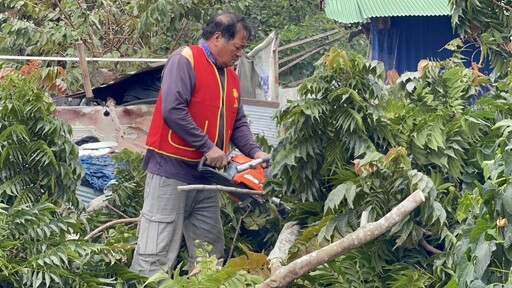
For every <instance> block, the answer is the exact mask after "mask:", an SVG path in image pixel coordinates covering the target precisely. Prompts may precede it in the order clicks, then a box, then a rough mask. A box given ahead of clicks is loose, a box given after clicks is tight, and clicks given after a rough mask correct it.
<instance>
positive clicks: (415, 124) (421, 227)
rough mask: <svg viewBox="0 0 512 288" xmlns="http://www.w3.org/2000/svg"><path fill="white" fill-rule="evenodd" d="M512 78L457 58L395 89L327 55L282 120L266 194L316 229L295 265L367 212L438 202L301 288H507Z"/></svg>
mask: <svg viewBox="0 0 512 288" xmlns="http://www.w3.org/2000/svg"><path fill="white" fill-rule="evenodd" d="M510 80H511V78H510V77H505V78H504V79H503V80H500V81H499V82H493V79H491V78H488V77H485V76H482V75H480V74H479V73H478V71H475V70H474V69H467V68H465V67H463V65H462V64H461V62H460V61H459V60H458V58H454V59H450V60H448V61H442V62H428V61H422V62H420V64H419V71H418V72H414V73H407V74H404V75H402V76H400V77H399V78H398V79H397V81H395V82H393V83H390V85H389V86H387V85H385V84H384V83H383V82H384V76H383V68H382V67H381V64H380V63H375V62H369V61H365V60H364V59H363V58H360V56H357V55H354V56H352V55H351V56H349V55H347V54H346V53H345V52H343V51H339V50H336V49H332V50H331V51H330V52H329V53H327V54H325V56H324V58H323V61H322V63H321V64H319V66H318V67H317V70H316V71H315V74H314V76H313V77H311V78H310V79H308V80H307V81H306V82H305V83H304V84H302V85H301V87H300V89H299V91H300V93H301V99H300V100H298V101H297V102H291V103H288V105H287V106H286V107H284V109H282V110H281V111H280V112H279V113H278V114H277V116H276V119H277V122H278V124H279V125H280V126H281V127H282V129H283V130H282V131H283V133H282V135H281V138H280V141H279V143H278V144H277V145H276V147H275V150H274V152H273V160H274V163H273V168H274V169H275V170H274V171H275V179H274V180H272V181H271V183H269V184H267V186H266V188H267V189H268V193H273V195H275V196H276V197H282V198H283V199H284V200H286V201H288V202H289V204H290V206H291V207H292V211H291V212H290V216H289V217H288V218H287V219H286V220H287V221H289V220H298V221H299V222H300V223H302V224H303V225H306V228H305V229H304V230H303V232H302V234H301V235H300V237H299V239H298V241H297V242H296V247H294V248H293V249H292V250H291V259H294V258H296V257H298V256H299V255H301V254H303V253H305V251H310V250H311V249H315V247H318V246H320V247H323V246H325V245H326V244H328V243H330V242H332V241H336V240H337V239H340V238H342V237H344V236H345V235H347V234H348V233H351V232H352V231H354V230H356V229H357V228H358V227H359V219H360V217H361V216H360V215H361V214H362V213H363V212H364V211H366V212H368V214H369V220H368V221H375V220H377V219H379V218H381V217H382V216H383V215H384V214H386V213H387V212H388V211H389V210H390V209H391V207H394V206H396V205H397V204H398V203H399V202H400V201H402V200H403V199H404V198H405V197H406V196H408V195H409V194H410V193H412V192H413V191H414V190H416V189H421V190H422V191H423V192H424V193H425V194H426V195H427V196H428V201H427V202H426V203H424V204H423V205H422V206H421V207H420V208H419V209H417V210H416V211H414V212H413V213H412V214H411V215H409V216H408V217H406V218H405V219H404V220H403V221H401V222H400V223H399V224H398V225H396V226H395V227H393V229H392V230H391V231H390V232H389V233H388V234H386V235H385V236H383V237H382V238H380V239H379V240H376V241H377V242H378V243H379V244H378V245H377V244H375V245H376V247H378V248H376V247H374V246H372V244H371V243H370V244H368V245H366V246H364V247H360V248H357V249H355V250H353V251H351V252H350V253H349V254H347V255H345V256H343V257H340V258H339V259H336V260H335V261H333V262H332V263H329V264H328V265H324V266H322V267H319V268H318V270H316V271H313V272H311V273H310V274H308V275H305V276H304V277H302V278H301V279H300V280H299V281H298V282H297V283H302V285H305V286H308V285H313V287H315V286H314V285H318V286H321V287H325V286H329V285H333V286H337V287H338V286H339V287H345V286H347V287H348V286H350V287H354V286H356V287H366V286H377V287H381V286H385V285H391V286H393V287H394V286H402V287H415V285H420V287H443V286H444V285H458V286H459V287H468V286H471V285H477V286H478V285H488V284H492V283H503V284H505V283H506V282H507V281H508V275H509V274H510V272H509V271H508V270H507V269H508V268H506V267H509V266H508V265H509V263H510V258H509V257H508V254H507V253H508V252H507V251H508V250H507V249H508V248H509V245H508V244H509V243H508V242H507V241H508V240H505V241H504V239H508V238H507V237H508V236H506V233H507V231H508V230H506V229H508V228H507V227H508V220H507V218H508V216H507V215H508V212H510V211H509V210H510V209H508V208H505V207H508V204H506V203H509V202H510V201H511V200H510V199H509V198H510V197H509V196H510V195H508V190H511V191H512V189H509V188H507V187H512V185H511V186H508V181H507V180H506V179H507V175H508V174H507V173H508V172H510V171H509V170H510V169H508V168H506V167H508V166H507V165H506V164H505V163H507V162H504V161H508V160H507V159H509V158H510V157H509V155H508V154H507V153H508V152H506V151H509V148H507V147H508V143H509V141H510V136H509V133H510V131H512V129H511V128H510V125H511V123H510V120H509V119H508V118H509V115H510V113H511V112H512V111H510V108H511V107H512V106H511V103H510V99H511V98H510V94H509V89H510ZM500 121H501V122H500ZM493 127H494V128H493ZM510 159H512V158H510ZM511 195H512V194H511ZM511 199H512V198H511ZM309 201H314V202H317V203H318V204H317V205H310V204H311V202H309ZM300 202H304V203H300ZM496 221H498V222H496ZM497 223H499V225H501V226H499V227H500V228H497V226H498V224H497ZM500 229H501V230H500ZM502 243H505V244H502ZM370 247H371V248H370ZM373 249H376V250H373ZM377 251H378V252H377ZM498 255H505V256H503V257H502V256H498ZM496 257H497V258H496ZM475 259H481V260H478V261H476V260H475ZM493 259H499V260H493ZM475 261H476V262H475ZM362 267H371V269H364V268H362ZM308 283H309V284H308ZM313 283H322V284H313ZM420 283H421V284H420ZM318 286H317V287H318ZM308 287H309V286H308Z"/></svg>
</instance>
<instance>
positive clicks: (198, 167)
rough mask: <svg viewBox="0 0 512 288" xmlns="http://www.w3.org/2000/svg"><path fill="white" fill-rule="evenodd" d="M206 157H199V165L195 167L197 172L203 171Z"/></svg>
mask: <svg viewBox="0 0 512 288" xmlns="http://www.w3.org/2000/svg"><path fill="white" fill-rule="evenodd" d="M206 160H208V159H207V158H206V156H203V157H201V160H200V161H199V165H197V171H199V172H201V171H202V170H203V166H205V165H204V163H206Z"/></svg>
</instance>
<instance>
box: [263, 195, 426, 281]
mask: <svg viewBox="0 0 512 288" xmlns="http://www.w3.org/2000/svg"><path fill="white" fill-rule="evenodd" d="M423 202H425V195H424V194H423V192H421V191H420V190H417V191H416V192H414V193H412V194H411V195H410V196H409V197H407V198H406V199H405V200H404V201H402V202H401V203H400V204H398V206H396V207H395V208H393V210H391V212H389V213H388V214H386V215H384V217H382V218H381V219H380V220H378V221H376V222H372V223H367V224H366V225H363V226H362V227H360V228H359V229H357V230H356V231H354V232H353V233H350V234H349V235H347V236H346V237H345V238H343V239H340V240H338V241H336V242H334V243H332V244H330V245H328V246H326V247H324V248H321V249H319V250H318V251H315V252H312V253H310V254H308V255H305V256H303V257H301V258H299V259H297V260H295V261H293V262H291V263H289V264H288V265H286V266H284V267H282V268H281V269H279V270H277V272H276V273H273V274H271V276H270V278H268V279H267V280H265V282H263V283H262V284H261V285H258V287H259V288H269V287H286V286H287V285H289V284H290V283H292V282H293V281H294V280H295V279H297V278H298V277H300V276H302V275H304V274H306V273H307V272H309V271H311V270H313V269H315V268H316V267H318V266H320V265H322V264H325V263H327V262H329V261H331V260H333V259H335V258H337V257H339V256H341V255H343V254H345V253H347V252H348V251H350V250H352V249H355V248H357V247H359V246H361V245H363V244H366V243H368V242H370V241H371V240H373V239H375V238H377V237H379V236H380V235H382V234H384V233H386V232H387V231H389V230H390V229H391V228H392V227H393V226H395V225H396V224H397V223H399V222H400V221H401V220H402V219H403V218H404V217H405V216H407V215H409V214H410V213H411V212H412V211H413V210H414V209H416V208H417V207H418V206H419V205H421V204H422V203H423Z"/></svg>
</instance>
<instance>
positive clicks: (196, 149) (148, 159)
mask: <svg viewBox="0 0 512 288" xmlns="http://www.w3.org/2000/svg"><path fill="white" fill-rule="evenodd" d="M251 33H252V31H251V27H250V25H249V24H248V22H247V21H246V19H245V18H244V17H243V16H241V15H238V14H234V13H221V14H217V15H215V16H214V17H213V18H211V19H210V20H209V22H208V23H207V25H206V26H205V27H204V28H203V31H202V35H201V37H202V39H201V40H200V42H199V45H194V46H188V47H185V48H182V49H179V50H177V51H175V52H174V53H173V54H172V55H171V56H170V57H169V59H168V61H167V63H166V65H165V67H164V72H163V79H162V85H161V89H160V93H159V95H158V100H157V103H156V107H155V112H154V114H153V119H152V122H151V126H150V129H149V133H148V136H147V140H146V145H147V148H148V149H147V152H146V155H145V158H144V163H143V169H145V170H146V171H147V179H146V186H145V191H144V205H143V208H142V211H141V222H140V229H139V239H138V243H137V247H136V249H135V254H134V258H133V262H132V266H131V269H132V270H133V271H136V272H138V273H140V274H143V275H147V276H152V275H154V274H156V273H157V272H160V271H161V269H164V270H166V269H169V268H170V266H172V265H173V264H175V263H174V262H175V261H176V256H177V254H178V252H179V249H180V244H181V239H182V235H183V236H184V237H185V242H186V245H187V250H188V253H189V266H190V267H193V265H194V263H195V260H196V255H195V249H196V245H195V241H196V240H200V241H202V242H207V243H209V244H211V245H212V247H213V248H212V250H211V251H210V253H212V254H213V255H215V256H216V257H217V259H222V258H223V256H224V230H223V227H222V225H221V219H220V203H219V192H217V191H201V190H197V191H192V192H190V191H187V192H180V191H177V187H178V186H183V185H188V184H211V182H210V181H209V180H208V179H206V178H205V177H204V176H202V175H201V174H200V172H198V171H197V166H198V163H199V161H200V159H201V158H202V157H203V156H205V157H206V159H207V161H206V164H207V165H209V166H212V167H216V168H222V167H224V166H225V165H226V164H227V157H226V153H227V149H228V143H229V142H230V141H231V143H232V144H233V145H234V146H235V147H236V148H238V150H240V151H241V152H242V153H243V154H245V155H247V156H249V157H251V158H255V159H257V158H263V157H268V156H269V155H268V154H266V153H264V152H262V151H261V149H260V147H259V146H258V145H257V144H256V142H255V140H254V137H253V135H252V133H251V131H250V128H249V125H248V123H247V119H246V117H245V113H244V110H243V106H242V104H241V102H240V100H241V99H240V95H239V91H240V85H239V81H238V77H237V75H236V73H235V71H234V70H233V68H232V66H233V65H234V64H235V63H236V62H237V60H238V59H239V58H240V57H241V56H242V54H243V49H244V48H245V46H246V43H247V39H248V38H249V36H250V35H251ZM220 263H221V262H220Z"/></svg>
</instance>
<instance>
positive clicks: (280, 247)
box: [267, 221, 300, 274]
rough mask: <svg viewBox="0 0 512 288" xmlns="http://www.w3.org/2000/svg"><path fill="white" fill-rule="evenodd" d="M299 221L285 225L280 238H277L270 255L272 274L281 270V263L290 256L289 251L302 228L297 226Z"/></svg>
mask: <svg viewBox="0 0 512 288" xmlns="http://www.w3.org/2000/svg"><path fill="white" fill-rule="evenodd" d="M296 224H297V221H292V222H288V223H286V224H284V226H283V229H282V230H281V233H279V237H278V238H277V241H276V245H275V246H274V249H272V251H270V254H268V257H267V259H268V261H269V262H270V274H273V273H274V272H276V271H277V270H279V269H281V267H282V265H281V263H282V262H283V261H284V259H285V258H286V257H287V256H288V251H289V250H290V247H292V245H293V243H295V240H296V239H297V237H298V236H299V230H300V226H299V225H296Z"/></svg>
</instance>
